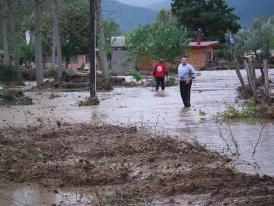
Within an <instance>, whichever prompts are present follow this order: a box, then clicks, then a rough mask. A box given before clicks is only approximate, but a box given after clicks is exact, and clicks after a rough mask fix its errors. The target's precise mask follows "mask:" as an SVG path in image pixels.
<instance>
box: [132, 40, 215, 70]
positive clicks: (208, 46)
mask: <svg viewBox="0 0 274 206" xmlns="http://www.w3.org/2000/svg"><path fill="white" fill-rule="evenodd" d="M219 46H220V43H219V41H199V40H197V41H196V42H190V43H189V57H188V62H189V63H190V64H192V65H193V66H194V68H196V69H198V70H200V69H203V68H206V67H207V65H208V63H209V62H210V61H213V51H214V49H215V48H216V47H219ZM157 62H158V61H157V60H156V61H154V60H152V59H151V58H150V57H148V56H144V57H141V58H139V59H138V61H137V65H136V67H137V69H138V70H152V68H153V65H154V64H155V63H157ZM179 62H180V59H178V61H174V62H167V63H166V64H167V66H168V67H172V68H177V66H178V63H179Z"/></svg>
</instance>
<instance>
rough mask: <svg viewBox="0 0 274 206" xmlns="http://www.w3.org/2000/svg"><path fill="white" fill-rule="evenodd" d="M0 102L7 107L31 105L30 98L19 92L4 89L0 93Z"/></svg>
mask: <svg viewBox="0 0 274 206" xmlns="http://www.w3.org/2000/svg"><path fill="white" fill-rule="evenodd" d="M0 102H4V103H5V104H8V105H30V104H33V102H32V99H31V98H30V97H26V96H25V95H24V94H23V92H22V91H20V90H12V89H4V90H1V91H0Z"/></svg>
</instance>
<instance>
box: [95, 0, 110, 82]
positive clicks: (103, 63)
mask: <svg viewBox="0 0 274 206" xmlns="http://www.w3.org/2000/svg"><path fill="white" fill-rule="evenodd" d="M96 28H97V29H96V35H97V39H98V46H99V63H100V67H101V68H102V73H103V76H104V77H107V71H108V61H107V55H106V52H105V36H104V28H103V15H102V4H101V0H97V1H96Z"/></svg>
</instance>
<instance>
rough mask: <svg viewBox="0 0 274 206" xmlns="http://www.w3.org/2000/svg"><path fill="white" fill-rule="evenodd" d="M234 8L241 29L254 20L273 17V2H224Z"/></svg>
mask: <svg viewBox="0 0 274 206" xmlns="http://www.w3.org/2000/svg"><path fill="white" fill-rule="evenodd" d="M226 1H227V3H228V4H229V5H230V6H232V7H234V8H235V13H236V14H237V15H238V16H239V17H240V18H241V19H240V23H241V25H242V27H243V28H246V27H248V26H250V24H251V22H252V20H253V19H254V18H261V17H269V16H274V1H273V0H260V1H258V0H226Z"/></svg>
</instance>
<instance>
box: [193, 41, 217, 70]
mask: <svg viewBox="0 0 274 206" xmlns="http://www.w3.org/2000/svg"><path fill="white" fill-rule="evenodd" d="M219 45H220V43H219V41H196V42H190V43H189V57H188V62H189V63H190V64H192V65H193V66H194V67H195V68H196V69H198V70H199V69H203V68H206V67H207V64H208V63H209V62H210V61H213V52H214V49H215V48H217V47H218V46H219Z"/></svg>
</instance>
